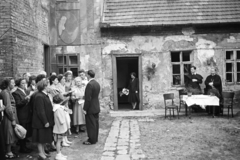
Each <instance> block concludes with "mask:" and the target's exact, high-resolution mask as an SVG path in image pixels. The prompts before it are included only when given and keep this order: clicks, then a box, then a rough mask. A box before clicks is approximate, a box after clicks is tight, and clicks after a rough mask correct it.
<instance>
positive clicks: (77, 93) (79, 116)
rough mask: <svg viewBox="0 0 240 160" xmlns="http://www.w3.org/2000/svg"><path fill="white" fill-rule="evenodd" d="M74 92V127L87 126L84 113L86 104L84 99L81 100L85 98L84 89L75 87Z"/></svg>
mask: <svg viewBox="0 0 240 160" xmlns="http://www.w3.org/2000/svg"><path fill="white" fill-rule="evenodd" d="M72 90H73V91H74V92H73V93H72V99H73V102H74V106H73V125H83V124H85V115H84V113H83V104H84V99H82V98H80V97H82V96H84V91H85V88H84V87H81V88H79V87H77V86H74V87H73V88H72Z"/></svg>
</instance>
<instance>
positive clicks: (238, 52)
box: [237, 51, 240, 59]
mask: <svg viewBox="0 0 240 160" xmlns="http://www.w3.org/2000/svg"><path fill="white" fill-rule="evenodd" d="M237 59H240V51H237Z"/></svg>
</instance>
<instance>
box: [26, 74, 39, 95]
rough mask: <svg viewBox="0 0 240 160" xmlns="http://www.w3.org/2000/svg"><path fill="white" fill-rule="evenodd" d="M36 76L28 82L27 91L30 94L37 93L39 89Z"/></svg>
mask: <svg viewBox="0 0 240 160" xmlns="http://www.w3.org/2000/svg"><path fill="white" fill-rule="evenodd" d="M36 78H37V77H36V76H31V77H30V78H29V81H28V88H27V91H28V92H29V93H30V92H35V91H37V87H36Z"/></svg>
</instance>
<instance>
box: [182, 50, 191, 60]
mask: <svg viewBox="0 0 240 160" xmlns="http://www.w3.org/2000/svg"><path fill="white" fill-rule="evenodd" d="M191 53H192V51H184V52H182V60H183V61H184V62H187V61H188V62H189V61H190V55H191Z"/></svg>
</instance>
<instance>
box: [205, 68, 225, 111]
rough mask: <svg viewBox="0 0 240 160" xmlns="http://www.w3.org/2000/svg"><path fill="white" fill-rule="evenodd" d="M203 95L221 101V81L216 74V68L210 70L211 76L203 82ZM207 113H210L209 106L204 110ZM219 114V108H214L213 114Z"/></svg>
mask: <svg viewBox="0 0 240 160" xmlns="http://www.w3.org/2000/svg"><path fill="white" fill-rule="evenodd" d="M205 85H206V88H205V94H207V95H215V96H217V97H218V98H219V99H221V93H222V80H221V77H220V76H219V75H217V74H216V68H211V74H210V75H209V76H208V77H207V78H206V80H205ZM206 110H207V112H208V113H212V107H211V108H210V107H209V106H208V107H207V108H206ZM220 112H221V106H220V107H216V109H215V114H216V115H219V113H220Z"/></svg>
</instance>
